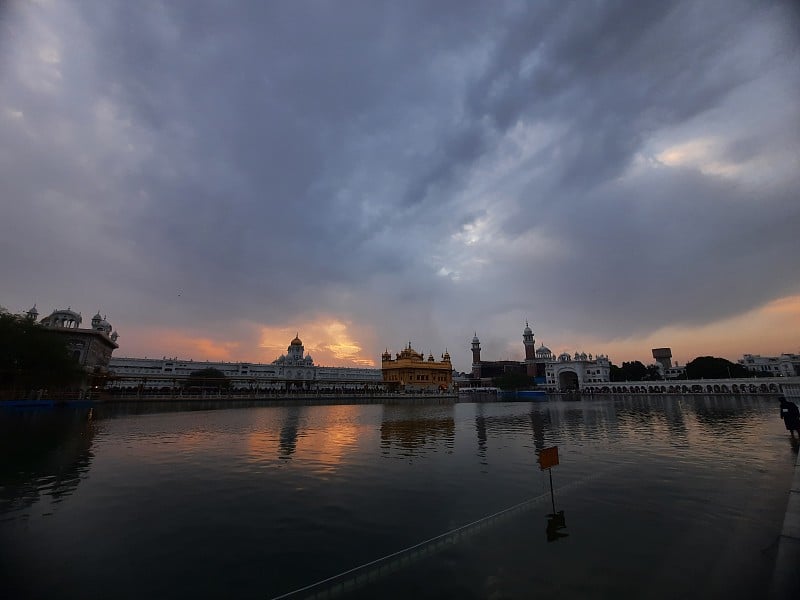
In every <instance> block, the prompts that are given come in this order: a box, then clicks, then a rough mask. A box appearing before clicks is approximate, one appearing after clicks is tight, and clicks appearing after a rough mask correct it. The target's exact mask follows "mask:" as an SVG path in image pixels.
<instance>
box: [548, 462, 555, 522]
mask: <svg viewBox="0 0 800 600" xmlns="http://www.w3.org/2000/svg"><path fill="white" fill-rule="evenodd" d="M547 472H548V473H550V502H551V503H552V504H553V514H556V499H555V496H553V469H547Z"/></svg>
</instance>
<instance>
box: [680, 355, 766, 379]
mask: <svg viewBox="0 0 800 600" xmlns="http://www.w3.org/2000/svg"><path fill="white" fill-rule="evenodd" d="M752 376H753V374H752V373H751V372H750V371H748V370H747V367H745V366H744V365H740V364H738V363H733V362H731V361H729V360H727V359H725V358H719V357H716V356H698V357H697V358H695V359H694V360H692V361H690V362H688V363H686V377H687V379H728V378H729V377H752Z"/></svg>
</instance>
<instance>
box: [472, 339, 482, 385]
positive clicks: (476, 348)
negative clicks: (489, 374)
mask: <svg viewBox="0 0 800 600" xmlns="http://www.w3.org/2000/svg"><path fill="white" fill-rule="evenodd" d="M472 376H473V377H477V378H480V376H481V341H480V340H479V339H478V332H477V331H476V332H475V336H474V337H473V338H472Z"/></svg>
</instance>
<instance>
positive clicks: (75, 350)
mask: <svg viewBox="0 0 800 600" xmlns="http://www.w3.org/2000/svg"><path fill="white" fill-rule="evenodd" d="M25 314H26V315H27V317H28V318H29V319H31V320H36V318H37V317H38V316H39V312H38V311H37V310H36V306H35V305H34V306H33V308H31V309H30V310H29V311H28V312H27V313H25ZM82 321H83V317H81V314H80V313H76V312H75V311H74V310H72V309H71V308H66V309H63V310H56V311H53V312H52V313H50V316H49V317H45V318H43V319H42V320H41V321H40V323H41V324H42V325H43V326H44V327H47V328H48V329H51V330H52V331H53V332H55V333H58V334H59V335H61V336H62V337H64V338H65V340H66V343H67V347H68V348H69V352H70V354H72V356H74V357H75V359H76V360H77V361H78V363H79V364H80V365H81V366H82V367H83V368H84V369H86V370H87V371H96V370H98V369H99V370H101V371H103V370H105V369H106V368H107V367H108V364H109V361H110V360H111V353H112V352H114V350H116V349H117V348H118V346H117V337H118V335H117V332H116V331H113V328H112V327H111V324H110V323H109V322H108V321H106V319H105V317H101V316H100V312H99V311H98V313H97V314H96V315H95V316H94V317H92V327H91V329H85V328H81V326H80V325H81V322H82Z"/></svg>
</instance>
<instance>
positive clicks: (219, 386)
mask: <svg viewBox="0 0 800 600" xmlns="http://www.w3.org/2000/svg"><path fill="white" fill-rule="evenodd" d="M230 385H231V382H230V380H229V379H228V378H227V377H226V376H225V373H223V372H222V371H220V370H219V369H215V368H213V367H209V368H207V369H200V370H199V371H194V372H192V373H191V374H190V375H189V377H188V379H187V380H186V383H185V384H184V387H186V388H195V389H198V388H199V389H203V390H227V389H228V388H230Z"/></svg>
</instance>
